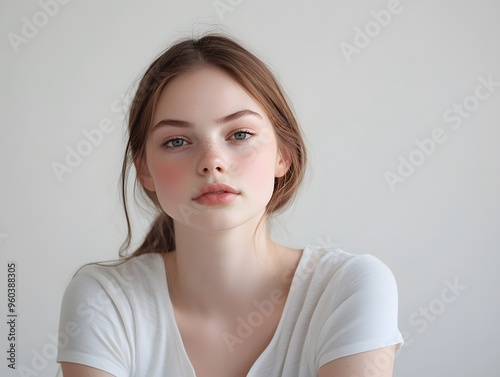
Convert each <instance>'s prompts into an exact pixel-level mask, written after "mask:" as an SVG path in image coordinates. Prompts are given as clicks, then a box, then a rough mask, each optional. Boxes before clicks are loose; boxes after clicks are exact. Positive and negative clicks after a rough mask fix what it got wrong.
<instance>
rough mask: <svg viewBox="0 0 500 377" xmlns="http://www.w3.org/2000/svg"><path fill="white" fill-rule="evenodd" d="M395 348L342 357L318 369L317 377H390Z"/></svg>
mask: <svg viewBox="0 0 500 377" xmlns="http://www.w3.org/2000/svg"><path fill="white" fill-rule="evenodd" d="M394 348H395V346H390V347H385V348H379V349H376V350H373V351H367V352H361V353H357V354H355V355H349V356H344V357H341V358H338V359H336V360H333V361H330V362H329V363H326V364H325V365H323V366H322V367H321V368H319V377H369V376H377V377H392V369H393V367H394V352H395V351H394Z"/></svg>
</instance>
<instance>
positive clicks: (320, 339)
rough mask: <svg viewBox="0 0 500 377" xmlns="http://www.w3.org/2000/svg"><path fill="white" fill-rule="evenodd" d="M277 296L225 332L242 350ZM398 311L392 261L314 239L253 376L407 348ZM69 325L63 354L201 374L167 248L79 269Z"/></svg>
mask: <svg viewBox="0 0 500 377" xmlns="http://www.w3.org/2000/svg"><path fill="white" fill-rule="evenodd" d="M276 297H277V296H276ZM276 297H270V300H269V301H268V302H265V303H264V302H263V303H258V304H256V310H255V311H254V312H252V314H251V315H250V314H249V316H248V317H247V318H244V317H242V318H243V321H242V322H241V323H243V322H244V323H246V325H245V324H242V325H241V327H239V328H238V333H236V334H231V335H228V334H226V335H225V338H224V339H225V342H226V344H227V345H228V347H234V349H236V348H237V347H238V345H239V343H238V342H239V341H242V340H244V339H243V338H244V337H248V336H249V334H251V331H252V326H258V325H259V321H261V320H262V319H263V316H264V315H266V314H267V315H269V314H268V311H269V310H272V303H273V302H275V301H273V300H274V299H276ZM397 319H398V292H397V286H396V282H395V279H394V276H393V274H392V272H391V271H390V269H389V268H388V267H387V266H386V265H385V264H384V263H382V262H381V261H380V260H379V259H377V258H376V257H374V256H372V255H368V254H363V255H353V254H349V253H346V252H344V251H342V250H340V249H338V248H324V247H320V246H312V245H307V246H306V247H305V248H304V251H303V253H302V256H301V259H300V261H299V264H298V266H297V270H296V272H295V275H294V276H293V280H292V285H291V287H290V291H289V294H288V298H287V300H286V303H285V307H284V309H283V313H282V316H281V319H280V321H279V324H278V327H277V329H276V332H275V334H274V336H273V338H272V340H271V342H270V343H269V345H268V346H267V348H266V349H265V350H264V352H263V353H262V354H261V355H260V356H259V358H258V359H257V360H256V361H255V363H254V365H253V366H252V368H251V369H250V371H249V373H248V374H247V376H249V377H281V376H286V377H295V376H297V377H311V376H317V375H318V372H319V368H320V367H321V366H322V365H324V364H326V363H328V362H329V361H332V360H334V359H337V358H339V357H342V356H346V355H351V354H355V353H359V352H364V351H369V350H373V349H377V348H382V347H386V346H389V345H397V348H399V347H400V346H401V345H402V344H403V342H404V341H403V337H402V335H401V333H400V331H399V329H398V323H397ZM245 320H246V321H245ZM68 326H69V327H68ZM67 328H70V329H72V331H71V335H70V336H66V337H64V342H62V343H60V344H59V354H58V357H57V362H61V361H67V362H73V363H79V364H85V365H89V366H92V367H95V368H98V369H101V370H104V371H106V372H108V373H110V374H112V375H115V376H117V377H132V376H133V377H170V376H172V377H181V376H182V377H195V372H194V369H193V367H192V365H191V363H190V361H189V358H188V356H187V354H186V351H185V348H184V346H183V343H182V338H181V336H180V333H179V330H178V328H177V325H176V322H175V319H174V311H173V307H172V303H171V301H170V297H169V293H168V286H167V282H166V272H165V266H164V264H163V256H162V255H160V254H143V255H141V256H139V257H134V258H132V259H131V260H129V261H127V262H125V263H122V264H120V265H118V266H113V267H108V266H98V265H90V266H86V267H85V268H83V269H82V270H80V271H79V272H78V274H76V276H75V277H74V278H73V279H72V280H71V281H70V283H69V285H68V287H67V289H66V292H65V294H64V298H63V302H62V309H61V317H60V332H64V331H65V329H67ZM238 339H239V340H238Z"/></svg>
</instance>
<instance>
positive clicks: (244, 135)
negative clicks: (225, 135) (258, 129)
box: [233, 131, 254, 140]
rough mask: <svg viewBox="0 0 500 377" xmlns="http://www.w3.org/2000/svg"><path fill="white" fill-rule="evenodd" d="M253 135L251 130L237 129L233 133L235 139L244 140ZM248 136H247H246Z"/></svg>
mask: <svg viewBox="0 0 500 377" xmlns="http://www.w3.org/2000/svg"><path fill="white" fill-rule="evenodd" d="M252 135H254V133H253V132H250V131H238V132H235V133H234V134H233V136H234V138H235V139H236V140H246V139H249V137H250V136H252ZM247 136H249V137H247Z"/></svg>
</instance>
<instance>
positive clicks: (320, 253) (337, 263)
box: [298, 244, 393, 283]
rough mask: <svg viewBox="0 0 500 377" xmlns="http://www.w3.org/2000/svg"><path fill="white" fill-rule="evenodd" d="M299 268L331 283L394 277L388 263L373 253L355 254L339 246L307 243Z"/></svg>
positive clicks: (313, 277) (303, 272)
mask: <svg viewBox="0 0 500 377" xmlns="http://www.w3.org/2000/svg"><path fill="white" fill-rule="evenodd" d="M299 268H300V270H299V271H298V272H299V273H300V274H302V275H310V276H311V278H312V279H314V280H324V281H327V282H329V283H332V281H333V280H344V281H345V280H352V279H357V280H360V278H369V277H372V278H380V277H381V276H386V277H387V276H388V277H389V278H393V276H392V272H391V270H390V269H389V268H388V267H387V265H386V264H385V263H384V262H382V261H381V260H380V259H379V258H377V257H376V256H374V255H373V254H367V253H364V254H354V253H351V252H347V251H344V250H343V249H341V248H339V247H337V246H320V245H311V244H308V245H306V247H305V248H304V252H303V256H302V260H301V263H300V264H299Z"/></svg>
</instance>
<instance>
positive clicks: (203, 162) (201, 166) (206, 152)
mask: <svg viewBox="0 0 500 377" xmlns="http://www.w3.org/2000/svg"><path fill="white" fill-rule="evenodd" d="M223 153H224V152H223V150H222V147H221V146H219V145H217V144H216V143H210V144H207V145H204V146H203V148H202V151H201V156H200V160H199V162H198V174H201V175H206V174H214V173H219V174H220V173H225V172H226V171H227V163H226V162H225V157H224V155H223Z"/></svg>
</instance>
